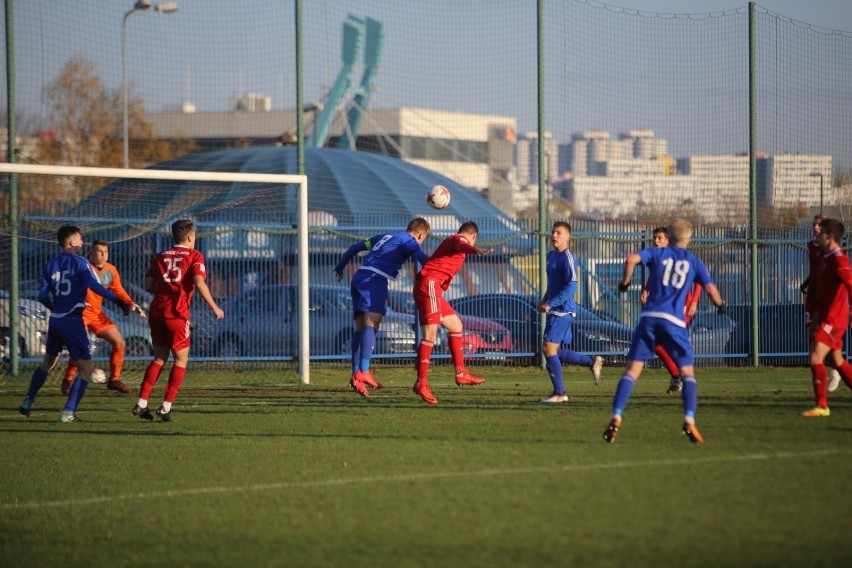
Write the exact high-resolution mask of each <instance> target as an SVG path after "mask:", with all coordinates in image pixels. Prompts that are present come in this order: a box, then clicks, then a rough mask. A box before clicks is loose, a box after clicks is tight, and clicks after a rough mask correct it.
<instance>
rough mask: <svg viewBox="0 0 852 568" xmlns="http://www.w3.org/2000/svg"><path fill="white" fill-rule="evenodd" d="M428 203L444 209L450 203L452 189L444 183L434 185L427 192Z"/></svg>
mask: <svg viewBox="0 0 852 568" xmlns="http://www.w3.org/2000/svg"><path fill="white" fill-rule="evenodd" d="M426 203H428V204H429V205H431V206H432V207H434V208H435V209H444V208H445V207H446V206H447V205H449V204H450V190H449V189H447V188H446V187H444V186H443V185H434V186H432V189H430V190H429V191H428V192H427V193H426Z"/></svg>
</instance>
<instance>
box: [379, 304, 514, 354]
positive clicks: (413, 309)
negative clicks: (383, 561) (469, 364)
mask: <svg viewBox="0 0 852 568" xmlns="http://www.w3.org/2000/svg"><path fill="white" fill-rule="evenodd" d="M388 307H389V309H393V310H395V311H397V312H401V313H404V314H411V315H412V316H414V315H415V314H416V313H417V306H416V305H415V303H414V295H413V294H412V293H411V292H407V291H399V290H391V291H390V292H389V294H388ZM458 315H459V319H460V320H461V322H462V326H463V327H464V333H463V335H462V342H463V343H462V348H463V350H464V352H465V354H466V355H489V354H495V353H496V354H503V353H510V352H512V351H514V350H515V349H516V347H515V344H514V339H513V338H512V333H511V331H510V330H509V329H508V328H507V327H506V326H505V325H503V324H501V323H499V322H497V321H494V320H492V319H488V318H483V317H478V316H474V315H467V314H461V313H459V314H458ZM439 338H440V339H442V341H443V343H444V346H443V347H441V346H440V345H438V346H437V347H438V348H437V349H435V351H434V352H435V353H446V352H447V351H448V347H447V343H446V333H445V331H444V328H443V327H440V328H439Z"/></svg>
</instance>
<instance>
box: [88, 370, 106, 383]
mask: <svg viewBox="0 0 852 568" xmlns="http://www.w3.org/2000/svg"><path fill="white" fill-rule="evenodd" d="M89 378H90V379H91V380H92V382H93V383H95V384H96V385H102V384H104V383H105V382H106V373H104V372H103V371H101V370H100V369H95V370H94V371H92V374H91V375H89Z"/></svg>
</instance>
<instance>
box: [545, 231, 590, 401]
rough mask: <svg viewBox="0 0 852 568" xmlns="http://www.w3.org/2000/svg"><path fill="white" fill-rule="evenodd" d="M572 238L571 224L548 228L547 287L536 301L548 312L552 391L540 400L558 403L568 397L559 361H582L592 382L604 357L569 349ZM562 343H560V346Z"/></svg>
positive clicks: (574, 314) (573, 274) (573, 290)
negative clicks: (588, 371) (550, 246)
mask: <svg viewBox="0 0 852 568" xmlns="http://www.w3.org/2000/svg"><path fill="white" fill-rule="evenodd" d="M570 240H571V225H569V224H568V223H566V222H564V221H557V222H556V223H554V224H553V228H552V229H551V231H550V243H551V245H552V246H553V250H551V251H550V252H549V253H547V290H546V291H545V293H544V297H543V298H542V300H541V302H540V303H539V305H538V309H539V310H540V311H542V312H544V313H546V314H547V320H546V322H545V327H544V345H543V347H542V349H543V351H544V360H545V363H546V365H547V373H548V375H550V382H551V383H553V393H552V394H551V395H550V396H548V397H546V398H543V399H541V400H540V401H539V402H543V403H557V402H565V401H567V400H568V395H567V394H566V393H565V386H564V384H563V381H562V365H565V364H570V365H582V366H583V367H588V368H589V369H591V371H592V375H593V376H594V378H595V384H598V383H600V381H601V368H602V367H603V358H602V357H595V358H594V359H592V358H591V357H589V356H588V355H583V354H582V353H578V352H576V351H572V350H571V349H568V348H567V347H568V346H570V345H571V337H572V328H573V326H574V318H576V317H577V304H576V303H575V302H574V296H575V295H576V294H577V268H576V265H575V263H574V255H573V254H572V253H571V251H570V250H569V248H568V243H569V242H570ZM563 345H564V346H565V347H562V346H563Z"/></svg>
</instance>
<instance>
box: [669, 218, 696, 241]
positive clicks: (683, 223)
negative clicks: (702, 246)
mask: <svg viewBox="0 0 852 568" xmlns="http://www.w3.org/2000/svg"><path fill="white" fill-rule="evenodd" d="M669 232H671V234H672V238H673V239H674V242H675V244H677V245H682V246H683V245H686V244H688V243H689V239H691V238H692V223H690V222H689V221H687V220H686V219H675V220H674V221H672V223H671V225H670V226H669Z"/></svg>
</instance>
